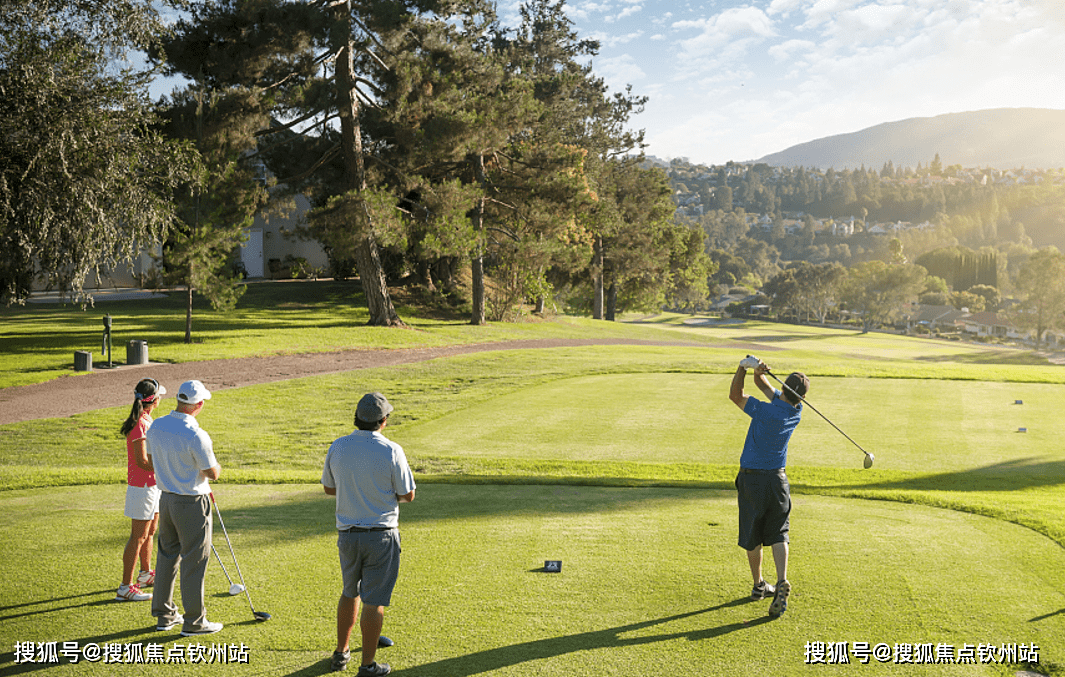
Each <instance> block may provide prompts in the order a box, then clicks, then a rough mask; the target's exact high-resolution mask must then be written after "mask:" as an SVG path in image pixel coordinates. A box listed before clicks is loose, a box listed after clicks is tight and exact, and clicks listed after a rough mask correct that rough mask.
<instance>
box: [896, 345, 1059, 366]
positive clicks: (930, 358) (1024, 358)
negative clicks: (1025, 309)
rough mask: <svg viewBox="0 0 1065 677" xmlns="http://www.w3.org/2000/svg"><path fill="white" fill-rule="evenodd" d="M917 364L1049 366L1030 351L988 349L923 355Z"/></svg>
mask: <svg viewBox="0 0 1065 677" xmlns="http://www.w3.org/2000/svg"><path fill="white" fill-rule="evenodd" d="M916 360H917V361H918V362H957V363H960V364H1006V365H1034V366H1047V365H1049V364H1050V360H1048V359H1047V358H1046V357H1045V356H1040V355H1038V354H1036V353H1034V352H1032V351H1026V350H1017V349H1012V350H1010V349H1004V348H989V349H988V351H987V352H984V353H972V354H969V353H952V354H950V355H924V356H921V357H918V358H916Z"/></svg>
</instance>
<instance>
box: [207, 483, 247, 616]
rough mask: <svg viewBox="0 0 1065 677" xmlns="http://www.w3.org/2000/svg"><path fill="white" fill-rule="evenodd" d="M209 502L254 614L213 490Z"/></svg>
mask: <svg viewBox="0 0 1065 677" xmlns="http://www.w3.org/2000/svg"><path fill="white" fill-rule="evenodd" d="M211 503H212V504H213V505H214V512H215V514H216V515H218V523H219V524H220V525H221V526H222V534H223V535H225V537H226V545H228V546H229V554H230V555H232V556H233V565H234V566H235V567H237V576H240V584H241V586H242V587H243V588H244V596H245V597H247V598H248V606H250V607H251V612H252V614H253V615H254V614H255V605H254V604H252V603H251V593H249V592H248V586H247V584H246V583H244V574H242V573H241V571H240V563H239V562H237V553H235V552H233V542H232V541H230V540H229V532H228V531H226V523H225V522H223V521H222V513H221V512H220V511H219V510H218V502H217V501H215V500H214V492H213V491H212V492H211ZM219 561H221V560H219ZM231 585H232V583H231Z"/></svg>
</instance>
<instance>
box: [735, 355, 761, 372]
mask: <svg viewBox="0 0 1065 677" xmlns="http://www.w3.org/2000/svg"><path fill="white" fill-rule="evenodd" d="M759 364H761V361H760V360H759V359H758V358H757V357H755V356H754V355H748V356H747V357H745V358H743V359H742V360H740V366H741V367H743V368H744V369H756V368H757V367H758V365H759Z"/></svg>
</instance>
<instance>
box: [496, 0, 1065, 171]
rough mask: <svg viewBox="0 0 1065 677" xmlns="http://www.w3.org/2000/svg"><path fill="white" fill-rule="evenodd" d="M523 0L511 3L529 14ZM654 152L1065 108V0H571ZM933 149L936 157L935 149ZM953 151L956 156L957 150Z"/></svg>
mask: <svg viewBox="0 0 1065 677" xmlns="http://www.w3.org/2000/svg"><path fill="white" fill-rule="evenodd" d="M516 6H517V2H514V1H513V0H500V14H501V16H502V18H503V19H504V23H509V24H511V25H515V24H516V23H517V17H516V12H515V8H516ZM566 7H567V12H568V14H569V16H570V18H571V19H572V21H573V23H574V26H575V28H576V29H577V31H578V33H579V34H580V35H581V37H587V38H595V39H598V40H599V41H600V43H601V48H600V53H599V56H597V57H596V58H595V60H594V61H593V68H594V70H595V72H596V73H597V74H598V75H599V76H600V77H603V78H604V79H605V80H606V82H607V83H608V84H609V85H610V86H611V88H612V89H615V90H618V91H620V90H621V89H623V88H624V86H625V85H626V84H631V85H632V86H633V91H634V93H637V94H642V95H646V96H649V97H650V101H649V102H648V104H647V108H646V111H645V112H644V113H643V114H641V115H639V116H637V117H635V118H634V119H633V126H634V127H637V128H642V129H645V130H646V133H647V141H648V142H649V144H650V145H649V148H648V152H649V153H650V154H652V155H657V156H659V157H662V158H676V157H687V158H689V159H690V160H691V161H693V162H699V163H706V164H721V163H724V162H727V161H728V160H736V161H744V160H751V159H757V158H759V157H762V156H764V155H767V154H769V153H773V152H776V151H780V150H783V149H785V148H787V147H789V146H792V145H795V144H797V143H803V142H806V141H812V140H814V139H817V138H821V137H825V136H831V135H834V134H843V133H847V132H854V131H858V130H860V129H864V128H866V127H871V126H873V125H877V124H880V123H883V122H891V121H895V120H903V119H906V118H913V117H930V116H935V115H941V114H944V113H956V112H963V111H971V110H982V109H987V108H1013V107H1035V108H1055V109H1065V0H746V1H743V0H739V1H737V0H705V1H704V2H694V1H687V0H569V1H568V2H567V5H566ZM929 159H931V158H929ZM944 160H945V161H946V160H948V158H944Z"/></svg>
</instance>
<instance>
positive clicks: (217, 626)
mask: <svg viewBox="0 0 1065 677" xmlns="http://www.w3.org/2000/svg"><path fill="white" fill-rule="evenodd" d="M221 629H222V624H221V623H212V622H211V621H209V620H206V619H205V620H204V621H203V627H202V628H200V629H199V630H182V631H181V636H182V637H196V636H198V635H213V634H214V633H216V632H218V631H219V630H221Z"/></svg>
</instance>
